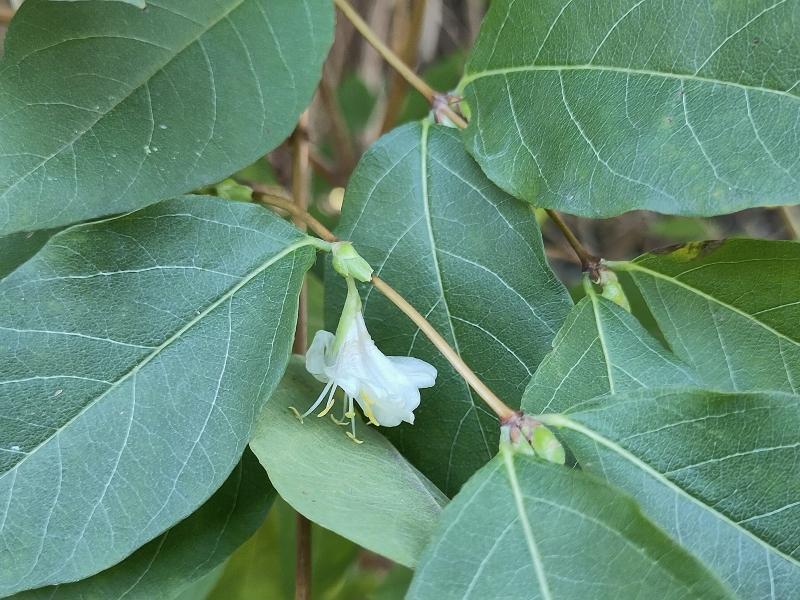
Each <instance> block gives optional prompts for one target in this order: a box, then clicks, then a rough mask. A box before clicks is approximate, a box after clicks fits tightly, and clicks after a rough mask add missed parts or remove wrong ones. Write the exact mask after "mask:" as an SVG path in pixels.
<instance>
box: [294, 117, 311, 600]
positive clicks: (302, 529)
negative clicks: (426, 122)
mask: <svg viewBox="0 0 800 600" xmlns="http://www.w3.org/2000/svg"><path fill="white" fill-rule="evenodd" d="M310 188H311V171H310V170H309V141H308V112H304V113H303V114H302V115H300V119H299V121H298V123H297V128H296V129H295V131H294V134H293V135H292V193H293V194H294V202H292V203H291V204H292V206H293V208H294V209H295V212H294V213H293V218H292V220H293V221H294V223H295V225H297V226H298V227H299V228H300V229H302V230H303V231H305V230H306V228H307V225H306V221H305V219H303V218H301V217H300V216H299V215H300V214H302V213H306V212H307V209H308V201H309V190H310ZM306 348H308V286H307V285H306V282H305V281H303V287H302V288H301V289H300V297H299V299H298V307H297V326H296V328H295V333H294V345H293V348H292V350H293V352H295V354H305V352H306ZM295 548H296V554H295V570H294V582H295V584H294V597H295V600H310V598H311V522H310V521H309V520H308V519H306V518H305V517H304V516H303V515H301V514H300V513H299V512H298V513H297V529H296V534H295Z"/></svg>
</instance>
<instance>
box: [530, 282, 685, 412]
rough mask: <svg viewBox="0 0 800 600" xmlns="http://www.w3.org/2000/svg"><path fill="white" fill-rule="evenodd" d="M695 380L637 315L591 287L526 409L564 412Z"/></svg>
mask: <svg viewBox="0 0 800 600" xmlns="http://www.w3.org/2000/svg"><path fill="white" fill-rule="evenodd" d="M696 379H697V377H696V376H695V375H694V374H693V373H692V371H691V370H690V369H689V368H688V367H687V366H686V365H684V364H683V363H682V362H681V361H680V360H678V359H677V358H675V357H674V356H673V355H672V354H671V353H670V352H668V351H667V350H665V349H664V348H663V347H662V346H661V344H660V343H659V342H658V341H657V340H655V339H654V338H653V337H652V336H650V334H649V333H647V331H645V329H644V327H642V325H641V324H640V323H639V321H637V320H636V317H634V316H633V315H631V314H630V313H629V312H627V311H625V310H623V309H622V308H620V307H619V306H617V305H616V304H614V303H613V302H611V301H610V300H606V299H605V298H603V297H601V296H599V295H598V294H597V293H596V292H595V291H594V290H593V289H592V288H591V287H589V288H588V297H587V298H584V299H582V300H581V301H580V302H579V303H578V304H577V305H576V306H575V308H573V309H572V312H570V314H569V315H568V316H567V320H566V321H565V322H564V325H563V326H562V327H561V331H559V332H558V335H557V336H556V339H555V340H554V341H553V350H552V352H550V354H548V355H547V356H546V357H545V359H544V360H543V361H542V364H541V365H539V368H538V369H537V370H536V374H535V375H534V376H533V379H531V382H530V383H529V384H528V387H527V389H526V390H525V394H524V395H523V397H522V409H523V410H524V411H525V412H527V413H529V414H539V413H545V412H564V411H567V410H570V409H572V408H574V407H576V406H579V405H580V404H582V403H584V402H586V401H587V400H591V399H593V398H597V397H598V396H604V395H606V394H608V393H615V392H617V393H618V392H624V391H628V390H635V389H639V388H651V387H666V386H669V385H690V384H692V383H694V382H695V381H696Z"/></svg>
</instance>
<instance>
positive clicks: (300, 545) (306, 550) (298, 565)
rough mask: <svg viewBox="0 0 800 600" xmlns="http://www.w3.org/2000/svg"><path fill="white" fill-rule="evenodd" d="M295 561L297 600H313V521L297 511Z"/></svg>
mask: <svg viewBox="0 0 800 600" xmlns="http://www.w3.org/2000/svg"><path fill="white" fill-rule="evenodd" d="M296 523H297V527H296V529H295V539H296V540H297V545H296V552H295V562H294V581H295V584H294V597H295V600H311V521H309V520H308V519H306V518H305V517H304V516H303V515H301V514H300V513H297V519H296Z"/></svg>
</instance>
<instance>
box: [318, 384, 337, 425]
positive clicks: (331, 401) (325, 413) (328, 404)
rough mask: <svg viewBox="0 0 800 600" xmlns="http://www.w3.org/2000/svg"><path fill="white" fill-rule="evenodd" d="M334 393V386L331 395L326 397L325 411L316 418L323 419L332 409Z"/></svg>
mask: <svg viewBox="0 0 800 600" xmlns="http://www.w3.org/2000/svg"><path fill="white" fill-rule="evenodd" d="M335 391H336V386H334V387H333V388H332V389H331V393H330V394H329V395H328V403H327V404H326V405H325V409H324V410H323V411H322V412H321V413H319V414H318V415H317V416H318V417H324V416H325V415H327V414H328V412H329V411H330V410H331V409H332V408H333V403H334V402H335V400H334V398H333V394H334V392H335Z"/></svg>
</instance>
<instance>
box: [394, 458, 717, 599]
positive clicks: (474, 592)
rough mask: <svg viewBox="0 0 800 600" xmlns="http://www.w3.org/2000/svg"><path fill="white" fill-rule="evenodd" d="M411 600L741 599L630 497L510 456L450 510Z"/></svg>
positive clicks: (419, 572)
mask: <svg viewBox="0 0 800 600" xmlns="http://www.w3.org/2000/svg"><path fill="white" fill-rule="evenodd" d="M407 598H408V599H409V600H427V599H429V598H430V599H431V600H443V599H449V598H452V599H454V600H455V599H458V600H467V599H468V598H475V599H477V598H509V599H519V600H522V599H525V600H529V599H536V600H539V599H541V600H555V599H558V600H584V599H586V598H592V600H606V599H607V600H618V599H620V598H659V599H664V600H666V599H673V600H688V599H690V598H696V599H697V600H701V599H702V600H711V599H712V598H713V599H723V598H726V599H732V598H733V597H732V595H730V594H729V593H728V592H727V591H726V590H725V589H724V588H723V587H722V585H721V584H720V583H718V582H717V580H716V579H715V578H714V577H713V576H712V575H711V574H710V573H708V572H707V571H706V570H705V568H704V567H703V566H702V565H701V564H700V563H699V562H698V561H697V560H696V559H694V558H693V557H691V556H690V555H689V554H688V553H686V552H684V551H683V550H682V549H681V548H680V547H679V546H677V545H676V544H675V543H674V542H673V541H672V540H670V539H669V537H668V536H667V535H666V534H665V533H664V532H662V531H661V530H660V529H659V528H657V527H656V526H655V525H653V524H652V523H651V522H650V521H649V520H647V519H646V518H645V517H644V516H642V514H641V512H640V511H639V509H638V507H637V506H636V504H635V503H634V502H633V501H632V500H631V499H630V498H628V497H627V496H625V495H624V494H622V493H621V492H619V491H617V490H615V489H613V488H611V487H609V486H607V485H605V484H603V483H602V482H601V481H599V480H597V479H595V478H594V477H590V476H587V475H585V474H584V473H581V472H580V471H573V470H570V469H567V468H565V467H560V466H556V465H552V464H550V463H544V462H540V461H539V460H537V459H535V458H533V457H530V456H523V455H516V456H515V455H512V454H511V453H510V452H508V451H501V456H498V457H497V458H495V459H494V460H493V461H492V462H491V463H489V464H488V465H486V466H485V467H484V468H483V469H481V470H480V471H479V472H478V473H476V474H475V476H474V477H473V478H472V479H471V480H470V481H469V482H468V483H467V484H466V485H465V486H464V488H463V489H462V490H461V492H460V493H459V494H458V495H457V496H456V497H455V498H454V499H453V501H452V502H451V503H450V504H449V505H448V507H447V508H446V509H445V510H444V513H443V516H442V523H441V524H440V526H439V529H438V530H437V534H436V535H435V537H434V540H433V542H432V543H431V545H430V546H429V547H428V548H427V549H426V551H425V554H424V555H423V557H422V560H421V561H420V565H419V567H418V568H417V571H416V573H415V575H414V580H413V582H412V584H411V589H410V590H409V593H408V596H407Z"/></svg>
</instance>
